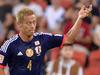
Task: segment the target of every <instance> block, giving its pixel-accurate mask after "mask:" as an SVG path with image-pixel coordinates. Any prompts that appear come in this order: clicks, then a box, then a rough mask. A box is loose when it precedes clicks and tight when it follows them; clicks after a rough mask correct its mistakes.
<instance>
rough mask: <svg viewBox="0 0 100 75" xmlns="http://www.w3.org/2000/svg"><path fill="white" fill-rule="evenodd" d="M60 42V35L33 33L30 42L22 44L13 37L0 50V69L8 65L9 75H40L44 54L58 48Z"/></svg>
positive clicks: (18, 37) (61, 38)
mask: <svg viewBox="0 0 100 75" xmlns="http://www.w3.org/2000/svg"><path fill="white" fill-rule="evenodd" d="M62 40H63V36H62V35H58V34H55V35H53V34H50V33H35V34H34V35H33V39H32V40H31V41H29V42H24V41H23V40H22V39H21V38H20V36H19V35H15V36H13V37H12V38H10V39H9V40H7V41H6V42H5V43H4V44H3V45H2V46H1V48H0V68H4V67H5V66H6V65H7V64H8V66H9V68H10V75H41V72H42V66H43V59H44V56H45V53H46V52H47V51H48V50H49V49H51V48H54V47H59V46H60V45H61V43H62Z"/></svg>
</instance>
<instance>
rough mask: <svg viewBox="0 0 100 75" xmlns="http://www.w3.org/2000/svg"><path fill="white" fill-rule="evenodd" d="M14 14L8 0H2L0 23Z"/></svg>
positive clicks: (0, 1)
mask: <svg viewBox="0 0 100 75" xmlns="http://www.w3.org/2000/svg"><path fill="white" fill-rule="evenodd" d="M11 12H12V6H11V5H9V4H7V3H6V0H0V21H2V22H4V20H5V15H6V14H7V13H11Z"/></svg>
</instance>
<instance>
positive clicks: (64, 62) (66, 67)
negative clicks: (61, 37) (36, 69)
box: [46, 44, 83, 75]
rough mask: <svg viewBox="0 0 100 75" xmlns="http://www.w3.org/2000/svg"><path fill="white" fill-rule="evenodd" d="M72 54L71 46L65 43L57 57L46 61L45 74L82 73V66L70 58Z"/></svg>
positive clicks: (77, 74)
mask: <svg viewBox="0 0 100 75" xmlns="http://www.w3.org/2000/svg"><path fill="white" fill-rule="evenodd" d="M73 54H74V50H73V47H72V46H68V45H66V44H65V45H64V46H63V48H62V49H61V53H60V57H59V59H58V60H56V61H54V62H53V61H51V62H49V63H48V66H47V69H46V72H47V74H46V75H83V70H82V67H81V66H80V65H79V64H78V63H77V62H76V61H75V60H73V59H72V57H73Z"/></svg>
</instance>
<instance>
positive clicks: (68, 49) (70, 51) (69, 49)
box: [61, 46, 74, 59]
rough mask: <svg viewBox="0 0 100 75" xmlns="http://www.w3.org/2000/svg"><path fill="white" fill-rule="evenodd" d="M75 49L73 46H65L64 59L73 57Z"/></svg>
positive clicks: (62, 51) (63, 49)
mask: <svg viewBox="0 0 100 75" xmlns="http://www.w3.org/2000/svg"><path fill="white" fill-rule="evenodd" d="M73 54H74V51H73V48H72V47H71V46H64V47H63V48H62V50H61V56H62V57H63V58H64V59H71V58H72V57H73Z"/></svg>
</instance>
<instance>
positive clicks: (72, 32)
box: [64, 5, 92, 44]
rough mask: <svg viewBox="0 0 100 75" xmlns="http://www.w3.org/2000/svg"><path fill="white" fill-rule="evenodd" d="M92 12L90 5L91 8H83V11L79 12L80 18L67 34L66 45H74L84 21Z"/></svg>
mask: <svg viewBox="0 0 100 75" xmlns="http://www.w3.org/2000/svg"><path fill="white" fill-rule="evenodd" d="M91 10H92V5H90V7H89V8H86V7H85V6H83V7H82V8H81V10H80V11H79V14H78V15H79V16H78V18H77V20H76V22H75V24H74V26H73V27H72V28H71V29H70V31H69V32H68V33H66V36H67V40H66V41H65V42H64V43H67V44H72V43H73V42H74V40H75V37H76V36H77V34H78V32H79V30H80V27H81V23H82V19H83V18H85V17H87V16H88V15H89V14H90V12H91Z"/></svg>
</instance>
